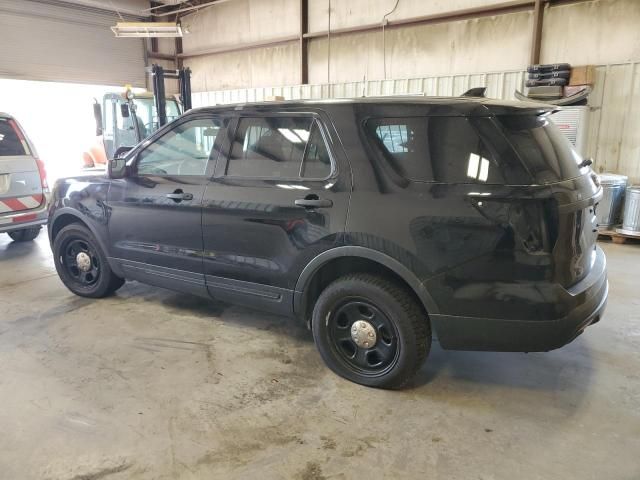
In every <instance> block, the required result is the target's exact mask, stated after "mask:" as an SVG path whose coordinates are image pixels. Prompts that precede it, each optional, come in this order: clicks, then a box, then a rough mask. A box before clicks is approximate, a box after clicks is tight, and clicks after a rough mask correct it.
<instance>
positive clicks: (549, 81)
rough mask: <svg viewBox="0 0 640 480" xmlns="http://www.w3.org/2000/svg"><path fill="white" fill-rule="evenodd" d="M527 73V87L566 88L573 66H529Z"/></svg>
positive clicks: (555, 64) (564, 64) (559, 64)
mask: <svg viewBox="0 0 640 480" xmlns="http://www.w3.org/2000/svg"><path fill="white" fill-rule="evenodd" d="M527 73H528V78H527V84H526V85H527V87H530V88H531V87H564V86H565V85H568V84H569V77H570V76H571V65H569V64H568V63H553V64H551V63H550V64H544V65H529V66H528V67H527Z"/></svg>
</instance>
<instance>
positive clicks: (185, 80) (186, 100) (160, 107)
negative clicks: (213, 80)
mask: <svg viewBox="0 0 640 480" xmlns="http://www.w3.org/2000/svg"><path fill="white" fill-rule="evenodd" d="M151 76H152V78H153V92H154V97H155V102H156V111H157V112H158V123H159V126H160V127H162V126H164V125H165V124H166V123H167V102H166V94H165V88H164V81H165V79H167V78H169V79H172V80H178V85H179V87H180V101H181V102H182V113H184V112H186V111H187V110H191V69H189V68H180V69H178V70H165V69H164V68H163V67H162V66H161V65H156V64H154V65H153V66H152V67H151Z"/></svg>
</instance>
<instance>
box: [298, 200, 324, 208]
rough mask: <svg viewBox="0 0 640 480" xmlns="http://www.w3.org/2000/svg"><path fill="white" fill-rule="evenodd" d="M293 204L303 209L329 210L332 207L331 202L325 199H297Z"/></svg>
mask: <svg viewBox="0 0 640 480" xmlns="http://www.w3.org/2000/svg"><path fill="white" fill-rule="evenodd" d="M295 204H296V206H298V207H304V208H329V207H332V206H333V202H332V201H331V200H328V199H326V198H299V199H298V200H296V201H295Z"/></svg>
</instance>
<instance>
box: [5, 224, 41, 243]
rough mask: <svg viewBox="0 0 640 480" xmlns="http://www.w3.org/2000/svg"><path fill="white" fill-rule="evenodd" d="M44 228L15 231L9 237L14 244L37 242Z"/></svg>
mask: <svg viewBox="0 0 640 480" xmlns="http://www.w3.org/2000/svg"><path fill="white" fill-rule="evenodd" d="M41 228H42V227H40V226H38V227H31V228H23V229H22V230H14V231H13V232H9V234H8V235H9V236H10V237H11V240H13V241H14V242H30V241H32V240H35V239H36V237H37V236H38V235H39V234H40V229H41Z"/></svg>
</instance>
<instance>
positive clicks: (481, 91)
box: [460, 87, 487, 98]
mask: <svg viewBox="0 0 640 480" xmlns="http://www.w3.org/2000/svg"><path fill="white" fill-rule="evenodd" d="M485 93H487V87H473V88H470V89H469V90H467V91H466V92H464V93H463V94H462V95H460V96H461V97H483V98H484V97H485V96H486V95H485Z"/></svg>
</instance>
